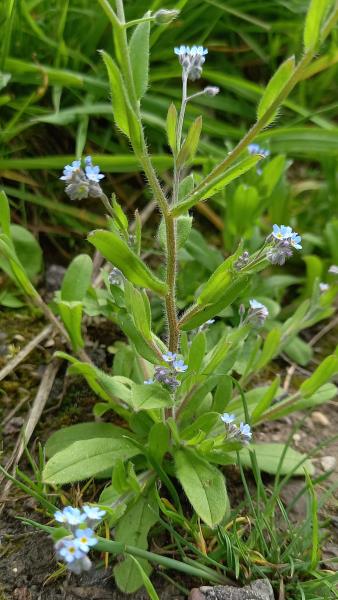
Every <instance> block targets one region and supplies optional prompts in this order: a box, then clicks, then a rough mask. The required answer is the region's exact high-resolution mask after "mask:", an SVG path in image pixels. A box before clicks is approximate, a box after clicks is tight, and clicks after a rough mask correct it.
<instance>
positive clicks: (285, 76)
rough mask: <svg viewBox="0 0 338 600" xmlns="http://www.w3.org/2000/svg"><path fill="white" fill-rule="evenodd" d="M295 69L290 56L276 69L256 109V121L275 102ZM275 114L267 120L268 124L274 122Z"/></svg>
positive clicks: (292, 57) (293, 58)
mask: <svg viewBox="0 0 338 600" xmlns="http://www.w3.org/2000/svg"><path fill="white" fill-rule="evenodd" d="M294 68H295V57H294V56H290V58H287V59H286V61H284V62H283V63H282V64H281V65H280V66H279V67H278V69H277V71H276V73H275V74H274V75H273V76H272V78H271V79H270V81H269V83H268V85H267V86H266V89H265V91H264V93H263V96H262V98H261V99H260V102H259V104H258V108H257V119H261V118H262V117H263V116H264V115H265V113H266V112H267V110H268V109H269V108H270V106H271V105H272V104H273V103H274V102H275V100H276V99H277V97H278V96H279V94H280V92H281V91H282V89H283V88H284V86H285V84H286V83H287V82H288V81H289V79H290V77H291V76H292V73H293V71H294ZM276 112H277V111H275V113H274V114H273V115H272V116H271V117H270V118H269V121H268V123H271V121H273V120H274V118H275V116H276Z"/></svg>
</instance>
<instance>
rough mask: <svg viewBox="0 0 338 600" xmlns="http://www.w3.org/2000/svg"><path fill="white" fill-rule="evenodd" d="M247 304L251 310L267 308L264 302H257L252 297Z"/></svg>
mask: <svg viewBox="0 0 338 600" xmlns="http://www.w3.org/2000/svg"><path fill="white" fill-rule="evenodd" d="M249 304H250V308H252V309H253V310H261V309H265V310H267V308H266V306H265V305H264V304H262V303H261V302H258V300H255V299H254V298H253V299H252V300H249Z"/></svg>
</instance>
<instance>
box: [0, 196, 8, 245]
mask: <svg viewBox="0 0 338 600" xmlns="http://www.w3.org/2000/svg"><path fill="white" fill-rule="evenodd" d="M10 224H11V215H10V210H9V202H8V199H7V196H6V194H5V192H4V191H3V190H1V191H0V226H1V229H2V232H3V233H4V234H5V235H7V236H8V237H11V232H10Z"/></svg>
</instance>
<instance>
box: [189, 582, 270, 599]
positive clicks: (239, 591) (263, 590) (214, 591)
mask: <svg viewBox="0 0 338 600" xmlns="http://www.w3.org/2000/svg"><path fill="white" fill-rule="evenodd" d="M274 597H275V596H274V593H273V589H272V586H271V583H270V582H269V581H268V580H267V579H257V580H256V581H253V582H252V583H250V585H246V586H245V587H242V588H239V587H233V586H231V585H216V586H214V587H209V586H206V585H204V586H202V587H200V588H199V589H198V588H194V589H193V590H191V592H190V596H189V600H274Z"/></svg>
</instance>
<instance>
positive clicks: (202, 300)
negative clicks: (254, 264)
mask: <svg viewBox="0 0 338 600" xmlns="http://www.w3.org/2000/svg"><path fill="white" fill-rule="evenodd" d="M242 251H243V244H240V245H239V247H238V248H237V250H236V252H235V254H233V255H232V256H229V257H228V258H227V259H226V260H225V261H224V262H223V263H222V264H221V265H220V266H219V267H218V268H217V269H216V271H214V273H213V274H212V275H211V277H210V278H209V279H208V281H207V282H206V284H205V286H204V288H203V290H202V291H201V293H200V294H199V296H198V298H197V300H196V302H197V304H200V305H207V304H211V303H213V302H217V301H218V300H220V299H221V297H222V295H223V294H224V293H225V291H226V289H227V288H228V286H229V285H230V284H231V283H233V282H234V281H235V280H236V279H237V278H239V277H240V275H239V274H238V273H237V272H236V271H234V269H233V265H234V263H235V262H236V260H237V259H238V257H239V256H240V255H241V253H242Z"/></svg>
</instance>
